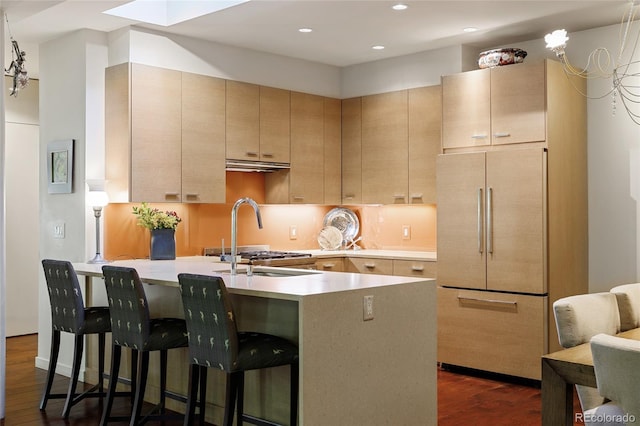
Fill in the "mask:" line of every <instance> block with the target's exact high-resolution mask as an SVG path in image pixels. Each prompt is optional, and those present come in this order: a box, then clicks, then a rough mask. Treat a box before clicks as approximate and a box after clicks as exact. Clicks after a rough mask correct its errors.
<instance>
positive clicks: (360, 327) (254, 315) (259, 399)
mask: <svg viewBox="0 0 640 426" xmlns="http://www.w3.org/2000/svg"><path fill="white" fill-rule="evenodd" d="M113 264H114V265H117V266H129V267H134V268H136V269H137V270H138V273H139V275H140V277H141V278H142V280H143V281H144V282H145V283H146V284H145V286H146V287H145V291H146V292H147V297H148V299H149V307H150V309H151V312H152V315H156V316H159V315H163V316H183V313H182V306H181V301H180V296H179V294H178V289H177V275H178V273H181V272H188V273H196V274H206V275H220V276H221V277H222V278H223V279H224V281H225V284H226V285H227V287H228V289H229V292H230V293H231V294H232V295H233V297H234V306H235V309H236V315H237V317H238V323H239V328H240V329H241V330H249V329H251V330H256V331H261V332H265V333H272V334H276V335H280V336H282V337H285V338H288V339H290V340H292V341H294V342H296V343H297V344H298V346H299V351H300V383H299V384H300V396H299V424H301V425H307V426H309V425H311V426H314V425H365V424H366V425H396V424H420V425H435V424H436V423H437V404H436V283H435V280H432V279H423V278H420V279H419V278H409V277H398V276H382V275H366V274H356V273H338V272H319V271H301V270H290V269H286V268H260V269H258V268H254V271H253V275H251V276H248V275H247V274H245V273H242V272H243V270H244V269H245V268H246V267H245V266H241V267H240V273H239V274H238V275H235V276H231V275H230V274H229V273H228V272H227V271H228V269H229V265H228V264H225V263H216V262H213V261H212V260H211V259H207V258H204V257H190V258H178V259H177V260H175V261H148V260H131V261H117V262H113ZM74 267H75V268H76V271H77V272H78V274H81V275H85V276H86V277H87V289H86V291H87V293H88V294H87V298H88V300H89V301H90V303H93V304H106V294H105V291H104V284H103V282H102V279H101V276H102V273H101V268H100V265H91V264H84V263H76V264H74ZM265 271H266V273H265ZM270 273H274V276H265V275H269V274H270ZM259 274H260V275H259ZM299 274H301V275H299ZM365 296H373V319H371V320H365V319H364V313H365V312H364V311H365V307H364V298H365ZM88 346H89V350H88V351H87V352H88V355H87V373H86V375H85V377H86V380H87V381H96V379H97V377H96V368H95V367H96V366H95V361H93V360H94V359H96V357H95V356H94V355H95V354H94V353H92V352H94V351H95V350H96V344H95V341H91V340H90V343H89V345H88ZM171 352H174V353H173V354H172V353H171ZM169 357H170V358H169V362H170V365H172V367H174V368H172V369H171V371H170V373H169V378H168V381H169V389H170V390H172V391H174V392H177V393H180V394H183V395H184V394H186V389H187V377H188V374H187V371H188V353H187V350H186V349H180V350H174V351H170V354H169ZM152 361H153V357H152ZM92 363H94V364H92ZM124 365H126V364H123V366H124ZM155 371H157V369H156V368H155V366H154V365H153V362H152V366H151V367H150V373H153V372H155ZM252 373H253V374H251V373H249V374H247V385H246V390H245V392H246V404H245V411H246V412H247V413H249V414H252V415H255V416H258V417H262V418H267V419H269V420H273V421H277V422H280V423H283V424H284V423H286V421H287V420H286V419H287V418H288V417H287V415H288V410H289V406H288V405H289V404H288V385H287V383H288V380H289V371H288V369H287V368H286V367H278V368H274V369H272V370H271V371H268V370H267V371H260V372H252ZM209 376H210V379H209V392H208V394H209V398H208V401H207V402H208V403H209V404H210V405H209V406H208V407H207V417H208V421H210V422H213V423H215V424H220V423H221V418H222V409H223V408H222V403H223V401H224V380H223V378H224V376H223V375H222V374H221V373H220V372H215V371H211V372H210V374H209ZM149 381H150V384H149V386H150V388H149V389H148V391H147V398H148V399H149V400H150V401H155V399H154V398H157V396H156V394H157V391H155V389H152V388H151V387H157V377H150V379H149ZM169 408H172V409H175V410H178V411H183V409H184V408H183V406H182V404H178V403H176V404H172V405H171V406H170V407H169Z"/></svg>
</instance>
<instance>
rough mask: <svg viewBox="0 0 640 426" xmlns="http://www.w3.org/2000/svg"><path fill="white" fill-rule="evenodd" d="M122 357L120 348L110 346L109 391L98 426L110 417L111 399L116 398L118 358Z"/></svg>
mask: <svg viewBox="0 0 640 426" xmlns="http://www.w3.org/2000/svg"><path fill="white" fill-rule="evenodd" d="M121 357H122V348H121V347H120V346H118V345H113V346H112V351H111V373H110V374H111V376H110V378H109V390H108V391H107V403H106V405H105V407H104V411H103V412H102V419H101V420H100V426H104V425H106V424H107V422H108V420H109V416H110V415H111V407H112V406H113V398H115V396H116V386H118V374H120V358H121Z"/></svg>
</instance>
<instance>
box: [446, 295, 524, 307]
mask: <svg viewBox="0 0 640 426" xmlns="http://www.w3.org/2000/svg"><path fill="white" fill-rule="evenodd" d="M458 300H459V301H461V302H481V303H494V304H496V305H509V306H516V305H517V304H518V302H515V301H509V300H496V299H480V298H477V297H463V296H458Z"/></svg>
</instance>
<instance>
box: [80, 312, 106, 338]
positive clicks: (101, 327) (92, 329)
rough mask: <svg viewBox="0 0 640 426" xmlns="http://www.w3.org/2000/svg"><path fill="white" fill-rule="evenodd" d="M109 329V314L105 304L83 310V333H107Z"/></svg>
mask: <svg viewBox="0 0 640 426" xmlns="http://www.w3.org/2000/svg"><path fill="white" fill-rule="evenodd" d="M109 331H111V316H110V315H109V308H108V307H106V306H94V307H91V308H86V309H85V310H84V327H83V328H82V332H83V333H84V334H93V333H108V332H109Z"/></svg>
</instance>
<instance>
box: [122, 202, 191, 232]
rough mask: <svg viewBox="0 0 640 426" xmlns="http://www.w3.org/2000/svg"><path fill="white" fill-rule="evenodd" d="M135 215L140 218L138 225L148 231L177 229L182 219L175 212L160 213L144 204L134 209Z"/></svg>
mask: <svg viewBox="0 0 640 426" xmlns="http://www.w3.org/2000/svg"><path fill="white" fill-rule="evenodd" d="M133 214H134V215H136V216H137V217H138V225H139V226H143V227H145V228H147V229H150V230H153V229H176V228H177V227H178V224H179V223H180V222H182V219H180V217H179V216H178V214H177V213H176V212H174V211H164V212H163V211H160V210H158V209H154V208H151V207H149V205H147V203H142V205H141V206H140V207H136V206H134V207H133Z"/></svg>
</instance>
